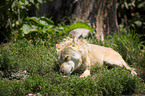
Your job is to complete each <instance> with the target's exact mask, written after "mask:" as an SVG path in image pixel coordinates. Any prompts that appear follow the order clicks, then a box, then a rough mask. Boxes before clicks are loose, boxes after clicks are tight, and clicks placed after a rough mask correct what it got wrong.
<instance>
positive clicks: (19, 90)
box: [0, 32, 145, 96]
mask: <svg viewBox="0 0 145 96" xmlns="http://www.w3.org/2000/svg"><path fill="white" fill-rule="evenodd" d="M60 37H61V36H58V38H57V37H55V39H56V42H58V41H57V39H59V40H60ZM61 39H62V38H61ZM47 40H48V39H47ZM47 40H46V41H45V39H44V40H43V41H41V40H40V41H39V43H38V44H34V41H33V40H31V39H21V40H18V41H16V42H14V43H11V44H9V46H8V47H4V48H2V49H1V53H0V94H1V96H26V95H28V94H30V93H32V94H37V93H40V94H41V95H42V96H90V95H91V96H92V95H98V96H118V95H131V94H138V93H140V92H143V91H145V90H143V89H145V86H144V81H143V79H141V78H140V77H141V76H142V75H141V74H142V73H141V72H144V71H143V69H144V68H145V66H144V57H145V52H143V50H144V49H143V45H142V43H141V42H140V39H139V37H138V36H137V35H136V34H133V35H132V33H129V32H122V33H116V34H114V35H113V36H112V37H108V38H107V39H106V40H105V41H104V42H100V43H99V44H100V45H103V46H107V47H111V48H113V49H114V50H116V51H117V52H119V53H120V54H121V55H122V56H123V58H124V59H125V61H127V63H128V64H129V65H130V66H133V67H135V68H136V69H137V72H138V74H139V76H140V77H139V76H132V75H131V74H130V72H129V71H128V70H126V69H125V68H120V67H115V68H112V69H109V70H108V69H107V68H106V67H99V66H93V67H92V70H91V74H92V76H91V77H85V78H80V77H79V76H80V75H79V74H74V75H72V74H71V75H63V74H61V73H59V71H58V70H59V66H60V64H59V62H58V60H57V56H56V47H55V43H56V42H53V43H51V42H49V43H51V44H48V45H47V44H46V43H47V42H48V41H47ZM50 41H51V40H50ZM88 41H89V42H90V43H94V44H98V43H97V41H96V39H91V40H88ZM44 42H45V43H44ZM35 43H36V42H35ZM20 71H22V72H23V71H25V72H27V73H28V75H27V77H25V78H19V79H15V78H14V79H11V77H12V76H13V74H14V73H17V72H20ZM6 74H7V75H6Z"/></svg>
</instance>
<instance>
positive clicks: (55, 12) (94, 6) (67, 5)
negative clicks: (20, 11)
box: [39, 0, 118, 41]
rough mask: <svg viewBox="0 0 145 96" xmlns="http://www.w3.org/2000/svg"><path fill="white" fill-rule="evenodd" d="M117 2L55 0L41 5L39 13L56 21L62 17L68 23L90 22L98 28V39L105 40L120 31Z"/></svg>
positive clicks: (102, 0) (113, 0)
mask: <svg viewBox="0 0 145 96" xmlns="http://www.w3.org/2000/svg"><path fill="white" fill-rule="evenodd" d="M116 4H117V0H53V1H52V2H50V1H48V2H47V3H46V4H42V5H40V11H39V14H40V16H47V17H52V20H54V22H55V23H58V22H59V21H61V20H62V19H64V20H65V22H67V23H75V22H76V21H83V22H89V23H90V25H91V26H92V27H93V28H95V29H96V35H95V36H96V37H97V39H98V40H101V41H103V40H104V37H105V36H106V35H108V34H111V33H112V32H117V31H118V23H117V8H116ZM73 16H74V17H75V18H73ZM73 19H74V20H73Z"/></svg>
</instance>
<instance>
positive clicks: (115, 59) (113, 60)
mask: <svg viewBox="0 0 145 96" xmlns="http://www.w3.org/2000/svg"><path fill="white" fill-rule="evenodd" d="M104 61H105V62H106V63H107V64H108V65H111V66H114V65H117V66H121V67H123V66H124V67H125V68H126V69H127V70H130V71H131V74H132V75H137V73H136V72H135V71H134V70H135V69H134V68H131V67H130V66H129V65H128V64H127V63H126V62H125V61H124V60H123V58H122V56H121V55H120V54H119V53H116V52H115V53H114V54H109V55H106V56H105V58H104Z"/></svg>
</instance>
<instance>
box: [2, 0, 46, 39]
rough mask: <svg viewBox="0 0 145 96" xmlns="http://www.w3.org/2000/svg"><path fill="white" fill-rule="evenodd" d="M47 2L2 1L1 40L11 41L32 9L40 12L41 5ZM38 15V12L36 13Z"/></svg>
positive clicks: (25, 0) (26, 0)
mask: <svg viewBox="0 0 145 96" xmlns="http://www.w3.org/2000/svg"><path fill="white" fill-rule="evenodd" d="M44 1H46V0H1V3H0V6H1V7H0V25H1V27H0V34H1V35H0V36H1V37H0V40H3V39H5V38H6V39H7V40H8V39H10V35H15V33H16V32H14V31H15V29H17V28H19V27H21V25H22V24H23V20H24V19H25V18H26V17H27V16H29V11H31V10H32V8H36V11H38V10H39V7H38V6H39V4H40V3H43V2H44ZM36 13H37V12H36Z"/></svg>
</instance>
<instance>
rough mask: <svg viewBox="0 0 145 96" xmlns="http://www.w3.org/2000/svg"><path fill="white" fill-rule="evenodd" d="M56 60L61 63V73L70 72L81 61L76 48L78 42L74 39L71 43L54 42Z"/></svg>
mask: <svg viewBox="0 0 145 96" xmlns="http://www.w3.org/2000/svg"><path fill="white" fill-rule="evenodd" d="M56 49H57V56H58V60H59V61H60V63H61V66H60V71H61V72H63V73H67V74H68V73H72V72H73V71H74V70H75V69H76V68H77V67H79V66H80V65H81V63H82V60H81V53H80V51H79V50H78V44H77V43H76V41H74V40H73V41H72V43H71V44H69V45H66V46H61V45H60V44H56Z"/></svg>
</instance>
